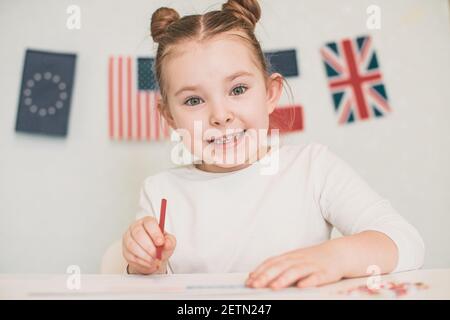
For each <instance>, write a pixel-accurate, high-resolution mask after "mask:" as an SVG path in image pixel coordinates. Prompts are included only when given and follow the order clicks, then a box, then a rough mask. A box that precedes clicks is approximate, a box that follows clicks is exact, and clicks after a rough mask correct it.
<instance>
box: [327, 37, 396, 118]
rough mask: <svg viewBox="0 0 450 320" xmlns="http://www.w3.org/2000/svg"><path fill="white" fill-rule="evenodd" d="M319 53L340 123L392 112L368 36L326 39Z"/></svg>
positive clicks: (370, 39)
mask: <svg viewBox="0 0 450 320" xmlns="http://www.w3.org/2000/svg"><path fill="white" fill-rule="evenodd" d="M321 54H322V57H323V61H324V64H325V70H326V74H327V77H328V81H329V82H328V84H329V87H330V90H331V96H332V98H333V104H334V110H335V112H336V114H337V115H338V123H339V124H344V123H351V122H354V121H357V120H366V119H369V118H373V117H382V116H384V115H385V114H387V113H389V112H391V108H390V107H389V104H388V97H387V93H386V89H385V86H384V84H383V80H382V74H381V71H380V66H379V63H378V58H377V55H376V52H375V49H374V47H373V45H372V38H371V37H370V36H362V37H358V38H356V39H353V40H351V39H344V40H342V41H341V42H330V43H327V44H326V45H325V46H324V47H322V49H321Z"/></svg>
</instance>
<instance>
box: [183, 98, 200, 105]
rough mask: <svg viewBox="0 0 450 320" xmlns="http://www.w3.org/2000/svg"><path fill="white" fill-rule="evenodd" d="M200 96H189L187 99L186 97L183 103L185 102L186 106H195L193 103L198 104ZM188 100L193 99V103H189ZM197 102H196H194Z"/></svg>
mask: <svg viewBox="0 0 450 320" xmlns="http://www.w3.org/2000/svg"><path fill="white" fill-rule="evenodd" d="M200 100H201V99H200V98H199V97H191V98H189V99H187V100H186V102H185V103H184V104H187V105H188V106H191V107H193V106H195V105H197V104H199V103H200ZM189 101H191V102H192V101H194V102H193V103H189ZM196 102H197V103H196Z"/></svg>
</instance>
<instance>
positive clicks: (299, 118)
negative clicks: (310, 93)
mask: <svg viewBox="0 0 450 320" xmlns="http://www.w3.org/2000/svg"><path fill="white" fill-rule="evenodd" d="M264 55H265V57H266V60H267V61H268V63H269V69H270V72H278V73H280V74H282V75H283V77H285V78H295V77H298V76H299V70H298V63H297V52H296V50H295V49H291V50H280V51H266V52H264ZM269 118H270V128H277V129H279V130H280V131H279V132H280V133H288V132H294V131H301V130H303V118H304V115H303V107H302V106H301V105H300V104H293V105H280V106H277V107H276V108H275V110H274V111H273V112H272V113H271V114H270V117H269Z"/></svg>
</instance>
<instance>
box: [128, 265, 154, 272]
mask: <svg viewBox="0 0 450 320" xmlns="http://www.w3.org/2000/svg"><path fill="white" fill-rule="evenodd" d="M130 267H131V268H132V269H133V273H139V274H151V273H154V272H155V271H156V269H157V266H156V265H153V266H150V267H146V266H142V265H140V264H134V263H130Z"/></svg>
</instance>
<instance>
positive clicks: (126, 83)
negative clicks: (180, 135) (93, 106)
mask: <svg viewBox="0 0 450 320" xmlns="http://www.w3.org/2000/svg"><path fill="white" fill-rule="evenodd" d="M153 61H154V59H153V58H132V57H131V56H111V57H109V63H108V115H109V137H110V138H111V139H113V140H137V141H150V140H152V141H154V140H165V139H168V137H169V136H170V132H169V131H170V130H169V129H170V128H169V126H168V124H167V122H166V121H165V120H164V118H163V117H162V116H161V115H160V113H159V111H158V110H157V99H158V98H159V97H160V93H159V90H158V88H157V85H156V82H155V77H154V75H153V71H152V70H153Z"/></svg>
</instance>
